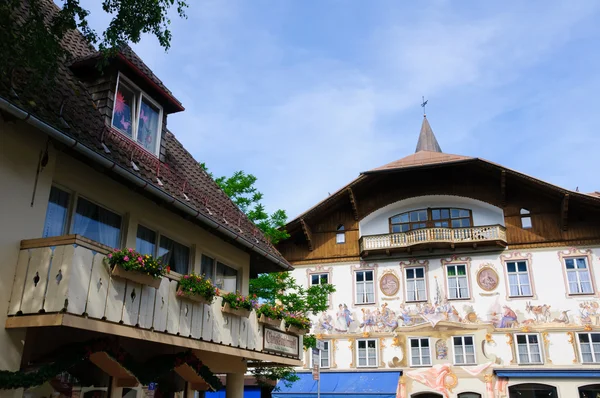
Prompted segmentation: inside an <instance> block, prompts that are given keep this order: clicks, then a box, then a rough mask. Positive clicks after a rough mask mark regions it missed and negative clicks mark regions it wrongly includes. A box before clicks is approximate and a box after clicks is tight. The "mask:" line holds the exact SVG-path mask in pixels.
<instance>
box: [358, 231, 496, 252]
mask: <svg viewBox="0 0 600 398" xmlns="http://www.w3.org/2000/svg"><path fill="white" fill-rule="evenodd" d="M496 242H498V243H500V244H506V229H505V228H504V227H503V226H501V225H485V226H480V227H469V228H422V229H415V230H412V231H408V232H398V233H392V234H382V235H366V236H363V237H362V238H361V239H360V250H361V252H365V251H373V250H386V249H395V248H410V247H413V246H417V245H427V244H435V243H441V244H445V243H447V244H449V245H451V246H453V245H463V244H478V243H496Z"/></svg>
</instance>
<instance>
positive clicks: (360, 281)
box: [354, 271, 375, 304]
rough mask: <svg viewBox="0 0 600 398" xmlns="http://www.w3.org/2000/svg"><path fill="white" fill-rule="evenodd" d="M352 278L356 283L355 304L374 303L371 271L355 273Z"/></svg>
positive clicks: (373, 285)
mask: <svg viewBox="0 0 600 398" xmlns="http://www.w3.org/2000/svg"><path fill="white" fill-rule="evenodd" d="M354 277H355V283H356V285H355V286H356V304H373V303H375V284H374V282H373V271H356V272H355V273H354Z"/></svg>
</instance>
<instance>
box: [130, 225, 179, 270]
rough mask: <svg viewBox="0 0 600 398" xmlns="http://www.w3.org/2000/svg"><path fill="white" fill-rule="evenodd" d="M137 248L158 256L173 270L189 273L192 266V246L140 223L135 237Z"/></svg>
mask: <svg viewBox="0 0 600 398" xmlns="http://www.w3.org/2000/svg"><path fill="white" fill-rule="evenodd" d="M135 250H137V251H138V252H140V253H141V254H149V255H151V256H156V257H158V258H159V259H160V261H161V262H162V263H163V264H164V265H168V266H169V267H170V268H171V271H172V272H176V273H178V274H182V275H183V274H187V273H188V271H189V266H190V248H189V247H187V246H185V245H182V244H181V243H178V242H175V241H174V240H173V239H169V238H167V237H166V236H164V235H160V236H159V234H158V233H157V232H156V231H153V230H151V229H150V228H147V227H144V226H143V225H141V224H138V228H137V235H136V239H135Z"/></svg>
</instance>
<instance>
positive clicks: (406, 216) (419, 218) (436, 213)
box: [390, 208, 473, 233]
mask: <svg viewBox="0 0 600 398" xmlns="http://www.w3.org/2000/svg"><path fill="white" fill-rule="evenodd" d="M472 225H473V217H472V214H471V210H468V209H453V208H432V209H420V210H413V211H408V212H406V213H402V214H398V215H395V216H393V217H391V218H390V232H392V233H397V232H407V231H410V230H413V229H420V228H427V227H443V228H463V227H471V226H472Z"/></svg>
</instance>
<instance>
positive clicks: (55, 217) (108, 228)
mask: <svg viewBox="0 0 600 398" xmlns="http://www.w3.org/2000/svg"><path fill="white" fill-rule="evenodd" d="M70 200H71V195H70V194H69V193H68V192H65V191H63V190H62V189H60V188H57V187H55V186H53V187H52V188H51V189H50V198H49V199H48V209H47V210H46V220H45V222H44V231H43V235H42V236H43V237H44V238H47V237H50V236H60V235H64V234H66V233H72V234H78V235H82V236H85V237H86V238H88V239H91V240H94V241H96V242H98V243H101V244H103V245H106V246H109V247H120V246H121V222H122V219H121V216H120V215H118V214H116V213H113V212H112V211H110V210H107V209H105V208H104V207H102V206H99V205H97V204H95V203H92V202H90V201H89V200H87V199H84V198H82V197H78V198H77V201H76V204H75V213H74V214H73V218H72V225H71V227H70V228H68V225H69V224H70V223H69V219H70V217H69V204H70Z"/></svg>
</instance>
